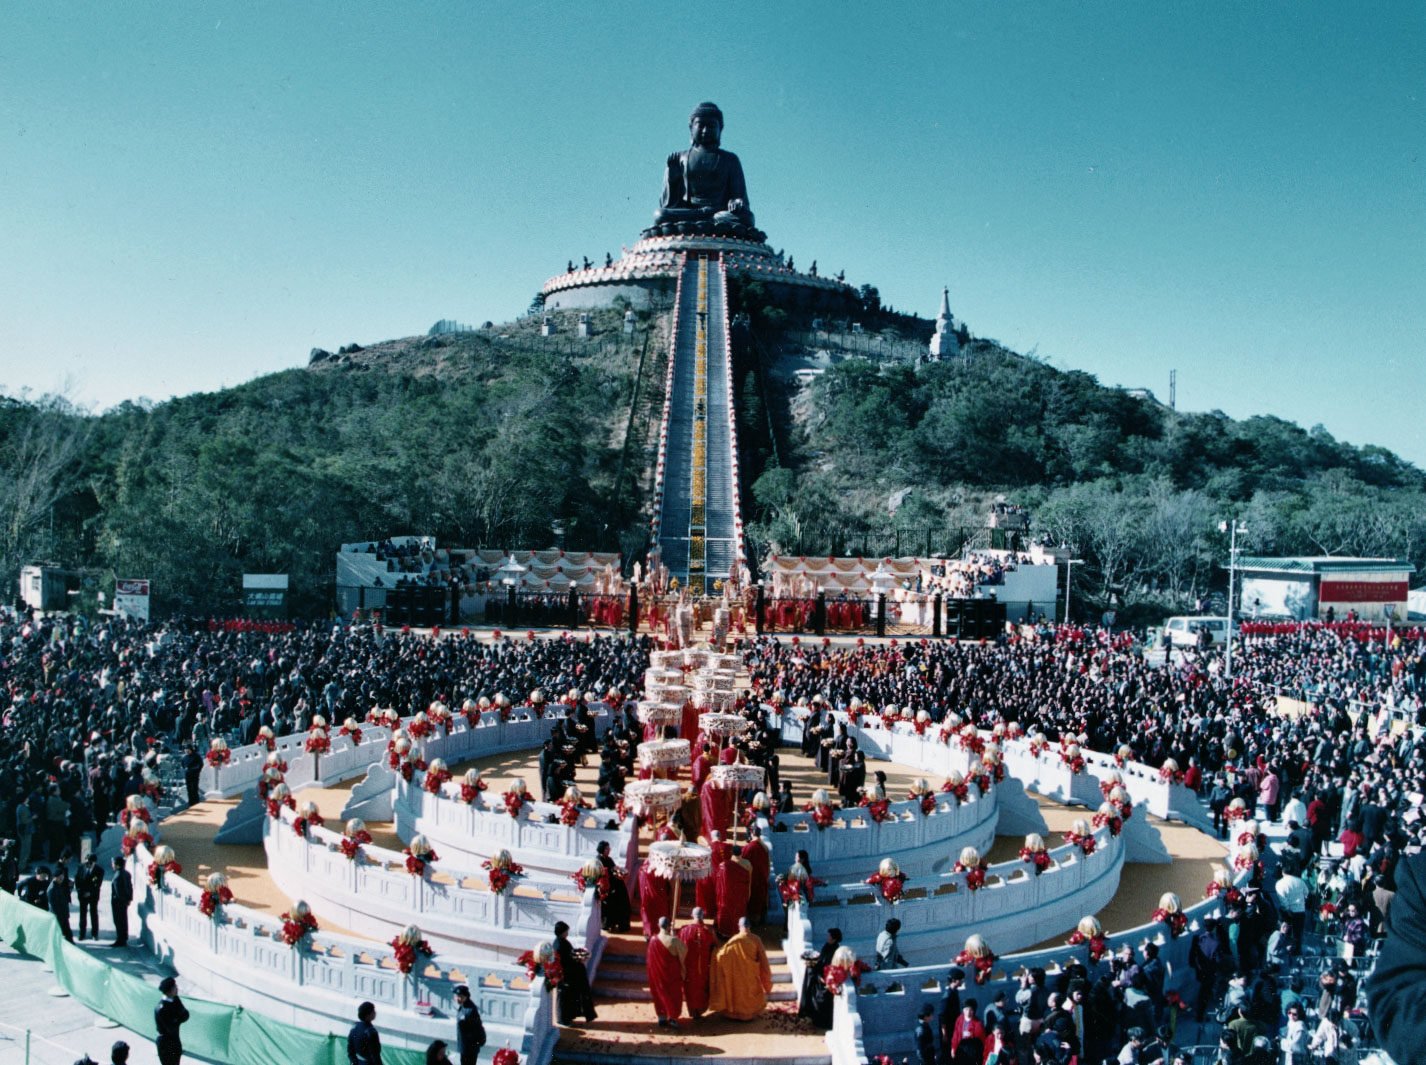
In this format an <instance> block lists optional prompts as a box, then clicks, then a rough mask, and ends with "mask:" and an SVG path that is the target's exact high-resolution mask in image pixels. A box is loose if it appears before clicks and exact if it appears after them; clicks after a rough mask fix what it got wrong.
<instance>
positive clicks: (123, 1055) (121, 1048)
mask: <svg viewBox="0 0 1426 1065" xmlns="http://www.w3.org/2000/svg"><path fill="white" fill-rule="evenodd" d="M109 1065H129V1044H128V1043H126V1042H124V1041H123V1040H122V1039H120V1040H119V1041H118V1042H117V1043H115V1044H114V1045H113V1046H112V1047H110V1048H109Z"/></svg>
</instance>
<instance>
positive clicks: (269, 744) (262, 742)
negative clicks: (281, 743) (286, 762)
mask: <svg viewBox="0 0 1426 1065" xmlns="http://www.w3.org/2000/svg"><path fill="white" fill-rule="evenodd" d="M257 745H258V746H260V747H266V748H267V749H268V751H269V752H271V751H275V750H277V737H276V736H264V735H262V734H261V733H259V734H258V738H257Z"/></svg>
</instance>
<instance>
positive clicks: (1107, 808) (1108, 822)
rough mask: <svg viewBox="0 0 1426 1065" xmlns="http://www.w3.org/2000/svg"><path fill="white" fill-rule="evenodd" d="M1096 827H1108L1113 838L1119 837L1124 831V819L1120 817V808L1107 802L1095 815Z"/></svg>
mask: <svg viewBox="0 0 1426 1065" xmlns="http://www.w3.org/2000/svg"><path fill="white" fill-rule="evenodd" d="M1094 827H1095V828H1106V827H1107V828H1108V829H1109V834H1110V835H1111V836H1117V835H1119V833H1120V832H1123V831H1124V818H1122V817H1121V816H1119V809H1118V807H1116V806H1115V805H1114V804H1113V803H1108V802H1106V803H1104V804H1103V805H1102V806H1100V807H1099V809H1098V810H1096V811H1095V813H1094Z"/></svg>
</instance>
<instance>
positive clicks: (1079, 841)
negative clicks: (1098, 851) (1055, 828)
mask: <svg viewBox="0 0 1426 1065" xmlns="http://www.w3.org/2000/svg"><path fill="white" fill-rule="evenodd" d="M1065 842H1066V843H1072V844H1074V845H1075V846H1076V847H1078V848H1079V849H1080V853H1082V854H1083V855H1084V856H1085V857H1088V856H1089V855H1091V854H1093V853H1094V850H1095V848H1096V847H1098V846H1099V841H1098V840H1096V839H1095V838H1094V829H1093V827H1092V826H1091V825H1090V823H1089V822H1088V821H1086V820H1085V819H1084V818H1082V817H1078V818H1075V820H1074V821H1073V822H1072V823H1071V824H1070V829H1069V831H1068V832H1066V833H1065Z"/></svg>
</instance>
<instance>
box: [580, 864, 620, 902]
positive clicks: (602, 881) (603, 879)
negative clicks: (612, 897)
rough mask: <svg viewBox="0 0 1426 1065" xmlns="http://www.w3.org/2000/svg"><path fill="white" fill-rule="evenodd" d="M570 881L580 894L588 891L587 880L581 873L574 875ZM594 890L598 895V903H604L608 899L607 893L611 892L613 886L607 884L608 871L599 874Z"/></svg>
mask: <svg viewBox="0 0 1426 1065" xmlns="http://www.w3.org/2000/svg"><path fill="white" fill-rule="evenodd" d="M570 879H571V880H573V881H574V883H575V886H576V887H578V888H579V890H580V893H581V894H583V893H584V892H586V891H588V890H589V879H588V878H587V877H586V876H585V875H584V873H583V872H578V873H575V874H574V875H573V876H571V877H570ZM594 888H595V890H596V891H597V892H598V893H599V901H600V902H604V901H605V900H606V899H608V898H609V892H610V891H611V890H613V885H611V884H610V883H609V872H608V870H605V871H604V872H602V873H600V874H599V876H597V877H596V878H595V880H594Z"/></svg>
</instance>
